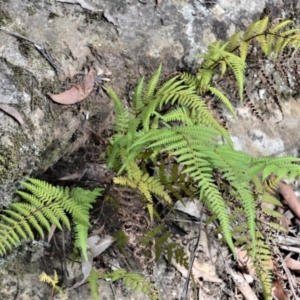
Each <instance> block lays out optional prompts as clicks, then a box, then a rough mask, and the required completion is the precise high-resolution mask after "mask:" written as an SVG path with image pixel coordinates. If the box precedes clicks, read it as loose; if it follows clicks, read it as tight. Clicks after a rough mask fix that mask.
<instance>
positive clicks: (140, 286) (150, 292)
mask: <svg viewBox="0 0 300 300" xmlns="http://www.w3.org/2000/svg"><path fill="white" fill-rule="evenodd" d="M99 277H100V278H104V279H109V280H110V281H111V282H115V281H116V280H119V279H124V282H125V285H126V286H128V287H130V288H132V289H133V290H134V291H141V292H142V293H143V294H144V295H146V296H148V297H149V298H150V299H151V300H161V297H160V296H159V294H158V292H157V290H156V288H155V286H154V285H153V284H152V283H150V282H148V281H147V279H146V278H144V277H143V276H142V275H140V274H136V273H127V271H125V270H123V269H120V270H116V271H113V272H111V273H107V274H101V275H99Z"/></svg>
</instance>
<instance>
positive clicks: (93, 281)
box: [88, 269, 99, 300]
mask: <svg viewBox="0 0 300 300" xmlns="http://www.w3.org/2000/svg"><path fill="white" fill-rule="evenodd" d="M98 277H99V276H98V272H96V271H95V270H94V269H92V270H91V272H90V274H89V277H88V282H89V286H90V289H91V296H92V298H93V300H98V299H99V292H98Z"/></svg>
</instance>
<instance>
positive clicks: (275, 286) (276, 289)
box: [272, 281, 290, 300]
mask: <svg viewBox="0 0 300 300" xmlns="http://www.w3.org/2000/svg"><path fill="white" fill-rule="evenodd" d="M272 294H273V296H275V297H276V298H275V299H278V300H289V299H290V297H289V296H288V295H287V294H286V293H285V291H284V289H283V288H282V286H281V284H280V283H279V282H278V281H275V282H273V283H272Z"/></svg>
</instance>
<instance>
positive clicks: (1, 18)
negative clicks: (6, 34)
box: [0, 10, 12, 27]
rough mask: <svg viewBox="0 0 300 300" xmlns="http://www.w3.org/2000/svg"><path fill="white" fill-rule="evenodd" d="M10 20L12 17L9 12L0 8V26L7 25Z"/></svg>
mask: <svg viewBox="0 0 300 300" xmlns="http://www.w3.org/2000/svg"><path fill="white" fill-rule="evenodd" d="M11 22H12V18H11V17H10V15H9V13H8V12H7V11H5V10H0V26H1V27H2V26H3V25H4V26H7V25H8V24H9V23H11Z"/></svg>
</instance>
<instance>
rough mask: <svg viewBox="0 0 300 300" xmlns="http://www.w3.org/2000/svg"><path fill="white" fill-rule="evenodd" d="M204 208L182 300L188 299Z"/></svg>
mask: <svg viewBox="0 0 300 300" xmlns="http://www.w3.org/2000/svg"><path fill="white" fill-rule="evenodd" d="M202 209H203V206H202V208H201V211H200V219H199V231H198V236H197V242H196V244H195V247H194V249H193V252H192V253H191V256H190V263H189V269H188V272H187V276H186V280H185V283H184V287H183V290H182V294H181V297H180V299H181V300H184V299H187V292H188V287H189V282H190V277H191V273H192V269H193V264H194V260H195V257H196V251H197V248H198V245H199V241H200V235H201V229H202V222H201V220H202V215H203V212H202Z"/></svg>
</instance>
